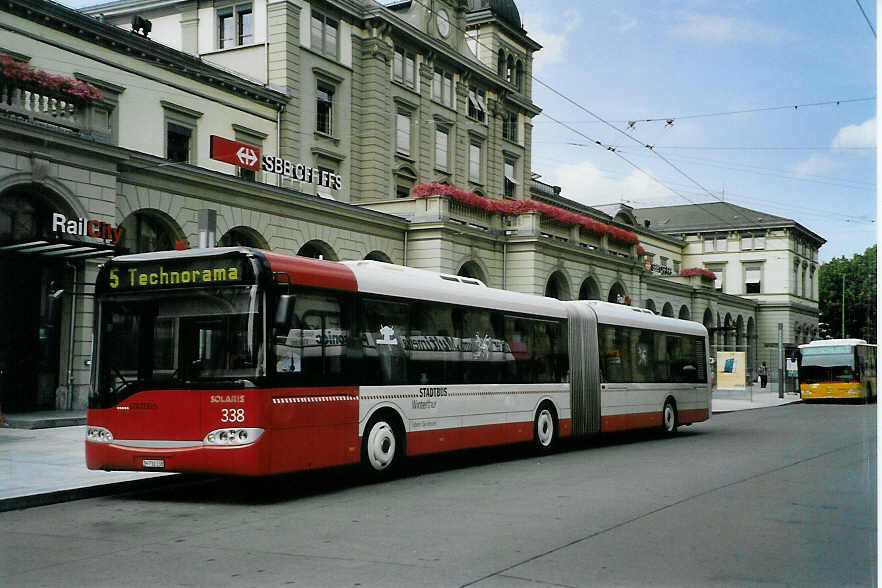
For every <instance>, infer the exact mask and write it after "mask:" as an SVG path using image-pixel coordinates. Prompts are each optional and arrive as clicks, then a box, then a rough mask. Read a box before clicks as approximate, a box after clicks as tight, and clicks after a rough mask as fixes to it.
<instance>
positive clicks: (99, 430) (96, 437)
mask: <svg viewBox="0 0 882 588" xmlns="http://www.w3.org/2000/svg"><path fill="white" fill-rule="evenodd" d="M86 441H94V442H95V443H112V442H113V433H111V432H110V431H109V430H108V429H105V428H104V427H93V426H89V427H86Z"/></svg>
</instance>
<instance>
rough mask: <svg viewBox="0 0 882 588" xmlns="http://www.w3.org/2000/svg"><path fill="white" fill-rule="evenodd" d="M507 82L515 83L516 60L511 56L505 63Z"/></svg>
mask: <svg viewBox="0 0 882 588" xmlns="http://www.w3.org/2000/svg"><path fill="white" fill-rule="evenodd" d="M505 81H506V82H508V83H509V84H511V83H514V59H513V58H512V56H511V55H509V56H508V60H506V62H505Z"/></svg>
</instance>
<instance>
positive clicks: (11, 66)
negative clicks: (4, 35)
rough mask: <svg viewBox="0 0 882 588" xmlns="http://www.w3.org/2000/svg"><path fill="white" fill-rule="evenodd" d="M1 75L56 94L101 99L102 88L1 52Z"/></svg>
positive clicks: (85, 98) (84, 98)
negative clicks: (39, 67)
mask: <svg viewBox="0 0 882 588" xmlns="http://www.w3.org/2000/svg"><path fill="white" fill-rule="evenodd" d="M0 77H4V78H6V79H8V80H13V81H15V82H18V83H20V84H25V85H33V86H38V87H39V88H41V89H43V90H48V91H50V92H54V93H56V94H66V95H68V96H71V97H74V98H80V99H83V100H101V98H102V95H101V90H99V89H98V88H96V87H95V86H93V85H92V84H90V83H88V82H82V81H80V80H77V79H76V78H69V77H66V76H61V75H58V74H51V73H49V72H45V71H43V70H41V69H37V68H35V67H31V66H30V65H28V64H27V63H24V62H21V61H18V60H16V59H12V58H11V57H9V56H8V55H2V54H0Z"/></svg>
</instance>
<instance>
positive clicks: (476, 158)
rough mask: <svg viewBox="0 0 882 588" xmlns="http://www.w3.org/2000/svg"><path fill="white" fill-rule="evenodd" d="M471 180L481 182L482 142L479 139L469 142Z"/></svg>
mask: <svg viewBox="0 0 882 588" xmlns="http://www.w3.org/2000/svg"><path fill="white" fill-rule="evenodd" d="M469 181H471V182H474V183H476V184H480V183H481V144H480V143H479V142H477V141H472V142H471V143H469Z"/></svg>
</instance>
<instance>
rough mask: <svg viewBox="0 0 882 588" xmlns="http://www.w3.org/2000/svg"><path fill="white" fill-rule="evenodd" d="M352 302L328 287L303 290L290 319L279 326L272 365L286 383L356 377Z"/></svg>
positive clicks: (329, 381)
mask: <svg viewBox="0 0 882 588" xmlns="http://www.w3.org/2000/svg"><path fill="white" fill-rule="evenodd" d="M350 308H351V306H350V304H349V303H348V300H347V299H346V297H345V296H343V295H340V294H335V293H329V292H326V291H300V292H298V293H297V296H296V298H295V303H294V311H293V312H292V313H291V319H290V321H289V323H288V324H287V325H286V326H284V327H282V328H276V330H275V334H274V337H273V358H272V365H274V366H275V373H276V377H277V378H280V379H282V380H283V381H284V382H285V384H286V385H297V386H307V385H319V386H327V385H334V384H340V383H343V381H344V380H345V379H347V378H348V379H350V380H351V379H352V373H354V371H355V370H348V371H347V369H346V367H347V366H346V359H347V356H350V355H351V354H349V353H348V351H347V349H348V347H349V346H350V345H355V344H357V342H358V339H356V338H355V337H352V333H351V332H350V324H351V319H350Z"/></svg>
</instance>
